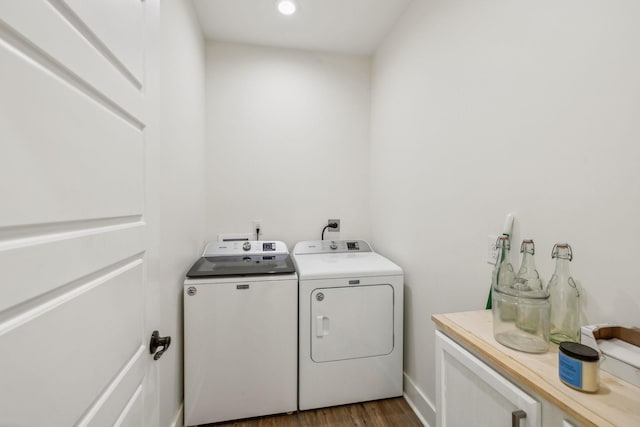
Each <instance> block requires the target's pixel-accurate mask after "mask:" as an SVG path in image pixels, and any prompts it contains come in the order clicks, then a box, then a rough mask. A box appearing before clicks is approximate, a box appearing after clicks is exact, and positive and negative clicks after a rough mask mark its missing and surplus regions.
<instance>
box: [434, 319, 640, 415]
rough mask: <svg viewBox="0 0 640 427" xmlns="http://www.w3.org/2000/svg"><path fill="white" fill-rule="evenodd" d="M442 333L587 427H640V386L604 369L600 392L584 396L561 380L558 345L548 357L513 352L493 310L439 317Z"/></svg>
mask: <svg viewBox="0 0 640 427" xmlns="http://www.w3.org/2000/svg"><path fill="white" fill-rule="evenodd" d="M431 319H432V320H433V321H434V322H435V324H436V326H437V327H438V329H440V330H441V331H443V332H444V333H446V334H447V335H449V336H450V337H451V338H453V339H454V340H456V341H458V342H459V343H460V344H462V345H463V346H465V347H466V348H467V349H469V350H471V352H472V353H475V354H476V355H478V356H480V357H481V358H483V359H485V361H489V362H490V363H492V364H493V365H494V366H496V367H498V368H499V369H500V370H502V371H503V373H506V374H507V375H508V376H511V377H512V378H513V380H515V382H518V383H520V384H523V385H525V386H526V387H528V388H529V389H531V390H533V392H535V393H537V394H538V395H540V396H541V397H543V398H544V399H546V400H548V401H549V402H551V403H552V404H553V405H555V406H557V407H559V408H560V409H562V410H563V411H564V412H566V413H568V414H569V415H571V416H572V417H573V418H575V419H576V420H577V421H579V422H580V423H583V424H584V425H585V426H621V427H622V426H624V427H627V426H629V427H630V426H640V388H638V387H635V386H634V385H632V384H630V383H627V382H625V381H622V380H620V379H618V378H617V377H615V376H613V375H611V374H609V373H607V372H604V371H603V370H600V389H599V390H598V392H597V393H583V392H580V391H578V390H574V389H572V388H571V387H568V386H566V385H564V384H563V383H562V382H561V381H560V378H559V377H558V346H557V345H556V344H553V343H552V344H551V348H550V349H549V351H548V352H547V353H544V354H529V353H523V352H520V351H516V350H512V349H510V348H508V347H505V346H503V345H502V344H499V343H498V342H497V341H496V340H495V339H494V338H493V318H492V315H491V310H481V311H469V312H464V313H450V314H436V315H433V316H432V317H431Z"/></svg>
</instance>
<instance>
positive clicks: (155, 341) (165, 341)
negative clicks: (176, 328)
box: [149, 331, 171, 360]
mask: <svg viewBox="0 0 640 427" xmlns="http://www.w3.org/2000/svg"><path fill="white" fill-rule="evenodd" d="M170 345H171V337H169V336H166V337H161V336H160V333H159V332H158V331H153V333H152V334H151V341H150V342H149V353H151V354H153V360H158V359H160V358H161V357H162V355H163V354H164V352H165V351H167V350H168V349H169V346H170ZM159 347H162V349H161V350H159V351H158V348H159ZM154 353H155V354H154Z"/></svg>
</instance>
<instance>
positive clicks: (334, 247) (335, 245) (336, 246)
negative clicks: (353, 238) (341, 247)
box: [329, 242, 338, 249]
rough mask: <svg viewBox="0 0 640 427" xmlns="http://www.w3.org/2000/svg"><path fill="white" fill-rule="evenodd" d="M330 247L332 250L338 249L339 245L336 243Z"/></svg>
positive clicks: (332, 243)
mask: <svg viewBox="0 0 640 427" xmlns="http://www.w3.org/2000/svg"><path fill="white" fill-rule="evenodd" d="M329 247H330V248H331V249H338V245H337V244H336V242H331V244H330V245H329Z"/></svg>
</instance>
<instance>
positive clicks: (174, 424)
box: [169, 402, 184, 427]
mask: <svg viewBox="0 0 640 427" xmlns="http://www.w3.org/2000/svg"><path fill="white" fill-rule="evenodd" d="M183 412H184V402H183V403H181V404H180V407H179V408H178V412H177V413H176V416H175V417H173V421H171V424H169V427H184V414H183Z"/></svg>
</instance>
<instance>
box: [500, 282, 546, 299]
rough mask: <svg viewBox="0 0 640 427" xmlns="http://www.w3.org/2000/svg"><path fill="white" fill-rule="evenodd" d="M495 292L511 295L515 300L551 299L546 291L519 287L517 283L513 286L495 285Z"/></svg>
mask: <svg viewBox="0 0 640 427" xmlns="http://www.w3.org/2000/svg"><path fill="white" fill-rule="evenodd" d="M493 290H494V291H496V292H498V293H501V294H505V295H509V296H512V297H515V298H525V299H534V300H546V299H549V292H548V291H547V290H546V289H531V287H530V286H518V285H517V284H516V283H514V284H512V285H500V286H495V285H494V287H493Z"/></svg>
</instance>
